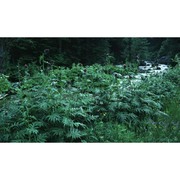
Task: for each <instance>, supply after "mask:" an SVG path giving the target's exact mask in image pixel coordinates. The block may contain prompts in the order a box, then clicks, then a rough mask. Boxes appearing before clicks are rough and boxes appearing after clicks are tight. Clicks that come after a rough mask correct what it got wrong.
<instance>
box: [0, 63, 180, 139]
mask: <svg viewBox="0 0 180 180" xmlns="http://www.w3.org/2000/svg"><path fill="white" fill-rule="evenodd" d="M31 69H32V68H31V67H28V68H27V69H26V71H25V72H24V75H23V77H22V76H21V77H19V79H20V82H19V83H18V85H17V86H15V85H14V84H13V83H10V82H9V81H8V77H6V76H4V75H2V76H1V77H2V78H1V79H0V80H1V81H2V83H1V86H0V92H1V93H4V92H9V94H10V95H9V96H8V97H7V98H6V99H5V100H4V99H3V101H1V104H0V141H1V142H153V141H155V142H164V141H165V142H174V141H176V142H177V141H180V135H179V115H180V114H179V113H180V112H179V111H178V110H177V107H179V100H180V98H179V93H178V92H179V81H178V79H179V74H180V70H179V68H176V69H172V70H170V71H169V72H168V73H167V74H165V75H164V76H161V77H151V78H149V79H147V80H144V81H142V83H140V84H139V85H134V84H131V83H130V81H129V80H124V79H123V78H122V77H121V78H117V77H115V76H114V75H113V73H121V74H122V75H126V74H127V72H126V70H125V69H120V68H116V67H114V66H112V65H107V66H101V65H98V64H95V65H93V66H86V67H84V66H82V65H80V64H77V65H75V64H74V65H73V66H72V67H71V68H65V67H58V68H54V69H51V70H48V71H47V70H46V71H43V70H38V68H37V70H36V71H35V72H33V73H32V70H31ZM2 84H4V85H2ZM172 98H173V99H174V101H171V103H169V100H170V99H172ZM179 109H180V108H179Z"/></svg>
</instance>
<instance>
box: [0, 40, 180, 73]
mask: <svg viewBox="0 0 180 180" xmlns="http://www.w3.org/2000/svg"><path fill="white" fill-rule="evenodd" d="M179 50H180V39H179V38H1V39H0V71H1V72H3V73H5V72H7V71H8V70H9V71H11V70H12V69H13V68H14V67H15V66H16V65H17V64H19V65H23V66H24V65H25V64H29V63H35V64H36V65H38V64H39V63H40V59H41V58H44V59H45V60H46V62H47V63H49V64H54V65H57V66H71V65H72V64H73V63H81V64H83V65H91V64H94V63H99V64H107V63H112V64H122V63H125V62H136V61H140V62H141V61H144V60H148V61H152V62H156V61H158V60H159V59H161V58H165V59H166V61H167V63H172V62H171V59H172V58H174V56H175V55H176V54H177V53H179ZM172 65H173V64H172Z"/></svg>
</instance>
